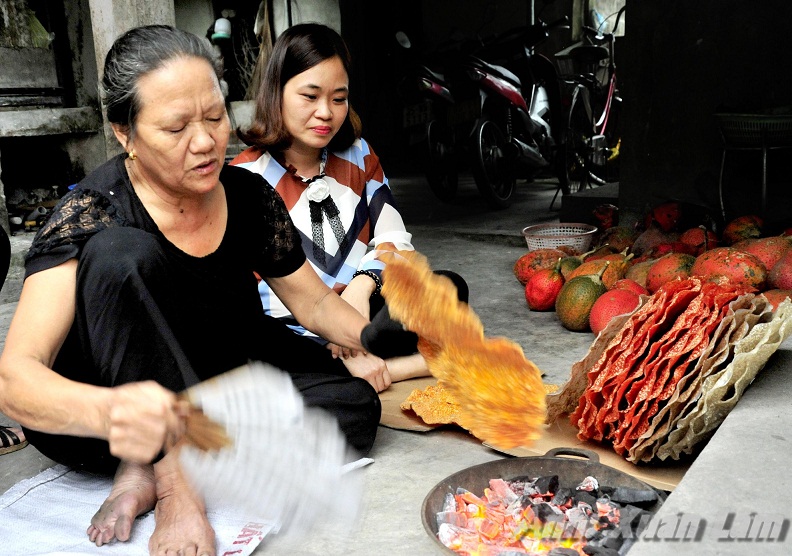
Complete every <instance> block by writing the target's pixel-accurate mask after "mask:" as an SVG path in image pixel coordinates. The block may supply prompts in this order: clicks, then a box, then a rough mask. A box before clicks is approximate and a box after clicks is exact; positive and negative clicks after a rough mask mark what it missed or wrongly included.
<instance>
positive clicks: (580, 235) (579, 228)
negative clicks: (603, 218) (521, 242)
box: [522, 222, 597, 253]
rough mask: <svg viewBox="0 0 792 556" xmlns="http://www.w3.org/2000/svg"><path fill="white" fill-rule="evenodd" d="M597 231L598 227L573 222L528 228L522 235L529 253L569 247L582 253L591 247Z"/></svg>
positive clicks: (524, 229)
mask: <svg viewBox="0 0 792 556" xmlns="http://www.w3.org/2000/svg"><path fill="white" fill-rule="evenodd" d="M596 231H597V227H596V226H591V225H590V224H580V223H574V222H573V223H561V224H537V225H535V226H527V227H525V228H523V231H522V234H523V237H525V243H527V244H528V250H529V251H535V250H536V249H555V248H556V247H560V246H562V245H567V246H569V247H572V248H573V249H576V250H578V251H580V252H581V253H582V252H584V251H586V250H587V249H588V248H589V247H590V246H591V240H592V238H593V236H594V234H595V233H596Z"/></svg>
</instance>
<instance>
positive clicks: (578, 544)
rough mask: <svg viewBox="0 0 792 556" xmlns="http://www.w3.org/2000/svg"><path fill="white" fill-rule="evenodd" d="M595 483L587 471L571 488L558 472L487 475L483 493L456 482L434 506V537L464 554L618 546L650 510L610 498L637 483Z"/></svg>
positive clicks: (507, 555) (558, 552)
mask: <svg viewBox="0 0 792 556" xmlns="http://www.w3.org/2000/svg"><path fill="white" fill-rule="evenodd" d="M598 485H599V483H598V481H597V480H596V479H595V478H593V477H586V478H585V479H584V480H583V481H582V482H581V483H580V484H579V485H578V486H577V487H576V488H574V489H571V488H563V487H562V488H559V486H558V477H557V476H550V477H538V478H534V479H527V478H525V480H523V479H513V480H504V479H500V478H498V479H490V481H489V488H485V489H484V493H483V495H482V496H477V495H476V494H474V493H472V492H470V491H468V490H466V489H464V488H457V490H456V492H455V493H451V492H449V493H447V494H446V497H445V500H444V503H443V507H442V509H441V511H439V512H437V526H438V527H437V537H438V539H439V540H440V542H441V543H442V544H443V545H445V546H446V547H448V548H449V549H451V550H453V551H454V552H456V553H457V554H461V555H463V556H516V555H518V554H527V555H534V556H538V555H545V556H575V555H580V556H588V555H590V554H598V553H600V552H599V550H600V549H602V550H609V549H614V548H616V549H618V547H620V546H622V544H624V540H625V539H633V538H635V536H636V535H637V534H638V532H639V529H640V528H642V527H643V525H645V523H646V521H647V519H648V517H649V516H650V515H651V514H650V513H649V512H648V511H645V510H643V509H640V508H638V507H636V506H632V505H630V504H620V503H618V502H617V501H615V500H614V498H619V496H620V495H624V494H625V490H634V491H635V492H634V493H631V494H636V493H638V492H639V491H638V489H624V488H618V489H613V488H609V487H601V488H600V487H599V486H598ZM617 491H619V492H618V495H617V494H616V493H617ZM641 492H642V491H641ZM608 493H611V494H613V497H612V496H609V494H608ZM633 499H638V498H637V497H635V496H633ZM655 501H656V498H655ZM584 547H586V550H585V551H584Z"/></svg>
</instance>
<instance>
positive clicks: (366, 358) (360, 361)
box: [343, 353, 391, 392]
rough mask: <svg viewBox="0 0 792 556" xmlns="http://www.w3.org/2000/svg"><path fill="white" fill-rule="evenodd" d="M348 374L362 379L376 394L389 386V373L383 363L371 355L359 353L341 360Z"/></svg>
mask: <svg viewBox="0 0 792 556" xmlns="http://www.w3.org/2000/svg"><path fill="white" fill-rule="evenodd" d="M343 363H344V366H345V367H346V368H347V370H348V371H349V374H351V375H352V376H356V377H358V378H362V379H364V380H365V381H366V382H368V383H369V384H371V385H372V386H373V387H374V389H375V390H376V391H377V392H382V391H383V390H385V389H386V388H388V387H389V386H390V385H391V377H390V372H388V366H387V365H386V364H385V361H384V360H382V359H380V358H379V357H377V356H376V355H371V354H370V353H361V354H358V355H357V356H355V357H350V358H349V359H344V360H343Z"/></svg>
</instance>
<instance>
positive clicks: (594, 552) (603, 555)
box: [583, 544, 619, 556]
mask: <svg viewBox="0 0 792 556" xmlns="http://www.w3.org/2000/svg"><path fill="white" fill-rule="evenodd" d="M583 554H589V555H590V556H619V552H618V551H616V550H613V549H612V548H602V547H598V546H591V545H588V544H587V545H586V546H584V547H583Z"/></svg>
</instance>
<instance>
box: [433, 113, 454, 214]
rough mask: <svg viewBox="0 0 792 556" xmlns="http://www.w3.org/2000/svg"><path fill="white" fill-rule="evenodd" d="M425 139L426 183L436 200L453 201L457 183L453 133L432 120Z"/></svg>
mask: <svg viewBox="0 0 792 556" xmlns="http://www.w3.org/2000/svg"><path fill="white" fill-rule="evenodd" d="M426 138H427V147H428V152H427V156H426V169H425V172H424V173H425V174H426V181H428V182H429V188H430V189H431V190H432V192H433V193H434V194H435V196H436V197H437V198H438V199H440V200H441V201H444V202H450V201H453V200H454V197H456V192H457V185H458V182H459V175H458V169H457V165H456V154H455V151H454V136H453V132H452V131H451V130H450V129H449V128H448V126H445V125H443V124H442V123H440V122H439V121H437V120H432V121H431V122H429V125H428V126H427V133H426Z"/></svg>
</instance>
